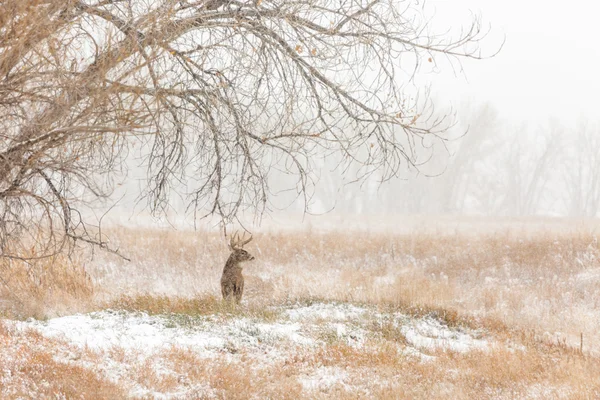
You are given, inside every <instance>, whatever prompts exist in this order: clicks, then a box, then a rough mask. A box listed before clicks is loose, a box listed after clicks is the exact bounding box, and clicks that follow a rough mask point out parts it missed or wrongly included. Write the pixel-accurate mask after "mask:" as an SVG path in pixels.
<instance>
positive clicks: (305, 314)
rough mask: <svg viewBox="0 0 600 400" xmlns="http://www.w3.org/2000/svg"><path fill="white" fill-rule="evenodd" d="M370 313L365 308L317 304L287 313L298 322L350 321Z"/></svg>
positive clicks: (290, 310) (349, 305)
mask: <svg viewBox="0 0 600 400" xmlns="http://www.w3.org/2000/svg"><path fill="white" fill-rule="evenodd" d="M366 313H368V310H367V309H366V308H363V307H357V306H354V305H352V304H336V303H315V304H312V305H310V306H302V307H297V308H291V309H289V310H287V311H286V314H287V316H288V317H289V319H290V320H291V321H298V320H317V319H321V320H326V321H348V320H356V319H359V318H361V317H362V316H364V315H365V314H366Z"/></svg>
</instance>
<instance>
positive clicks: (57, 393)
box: [0, 321, 126, 400]
mask: <svg viewBox="0 0 600 400" xmlns="http://www.w3.org/2000/svg"><path fill="white" fill-rule="evenodd" d="M68 350H69V348H68V346H66V345H65V344H63V343H58V342H55V341H52V340H49V339H46V338H44V337H42V336H41V335H40V334H38V333H36V332H34V331H26V332H23V331H19V330H15V329H11V328H9V327H6V326H5V325H3V324H2V322H1V321H0V360H2V368H0V398H2V399H6V400H12V399H14V400H16V399H32V398H37V399H54V398H57V399H58V398H66V399H75V398H77V399H90V400H95V399H97V400H101V399H107V400H108V399H118V398H124V397H125V396H126V395H125V392H124V391H123V389H122V388H120V387H118V386H117V385H116V384H114V383H112V382H110V381H109V380H108V379H107V378H104V377H101V376H99V375H98V374H96V373H95V372H93V371H91V370H90V369H88V368H83V367H81V366H78V365H73V364H71V363H69V362H66V361H58V360H57V359H56V355H57V351H68Z"/></svg>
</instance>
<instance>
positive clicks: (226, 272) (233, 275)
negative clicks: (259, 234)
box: [221, 240, 254, 303]
mask: <svg viewBox="0 0 600 400" xmlns="http://www.w3.org/2000/svg"><path fill="white" fill-rule="evenodd" d="M246 243H248V242H246ZM238 244H239V243H234V242H233V240H232V244H231V245H230V248H231V254H230V255H229V258H228V259H227V262H226V263H225V268H223V275H222V276H221V293H222V294H223V299H225V300H232V299H235V301H236V302H237V303H239V302H240V301H241V300H242V294H243V293H244V276H243V275H242V265H241V264H242V262H244V261H251V260H254V257H253V256H252V255H251V254H250V253H248V252H247V251H246V250H244V249H242V248H241V247H237V246H238ZM244 244H245V243H244ZM242 245H243V244H242Z"/></svg>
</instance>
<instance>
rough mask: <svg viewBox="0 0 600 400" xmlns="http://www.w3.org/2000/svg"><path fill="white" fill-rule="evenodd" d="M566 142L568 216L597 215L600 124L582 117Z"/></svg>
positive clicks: (599, 206)
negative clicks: (592, 122) (594, 123)
mask: <svg viewBox="0 0 600 400" xmlns="http://www.w3.org/2000/svg"><path fill="white" fill-rule="evenodd" d="M565 142H566V143H565V144H566V146H565V147H564V148H563V158H562V159H563V162H562V165H561V167H562V168H561V172H562V185H564V186H563V187H564V189H565V190H564V191H563V192H562V193H563V199H564V201H565V204H566V207H567V212H568V215H570V216H572V217H596V216H597V215H598V211H600V127H599V126H598V125H596V126H594V125H593V124H591V123H590V122H589V121H587V120H581V121H579V123H578V125H577V127H576V131H575V132H573V133H572V134H571V135H568V138H567V141H565Z"/></svg>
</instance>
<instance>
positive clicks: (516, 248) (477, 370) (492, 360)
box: [0, 228, 600, 399]
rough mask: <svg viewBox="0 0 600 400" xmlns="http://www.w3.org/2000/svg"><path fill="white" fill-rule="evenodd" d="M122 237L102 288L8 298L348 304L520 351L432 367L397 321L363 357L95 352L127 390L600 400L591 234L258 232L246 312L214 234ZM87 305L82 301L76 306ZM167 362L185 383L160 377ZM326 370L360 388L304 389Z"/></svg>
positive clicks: (60, 286) (23, 311)
mask: <svg viewBox="0 0 600 400" xmlns="http://www.w3.org/2000/svg"><path fill="white" fill-rule="evenodd" d="M112 238H113V244H115V245H116V246H117V247H119V248H121V249H123V250H124V251H125V252H127V254H128V256H130V257H131V258H132V259H133V261H132V262H131V263H126V262H124V261H122V260H120V259H118V258H115V257H113V256H109V255H106V254H101V255H100V256H99V257H97V258H96V259H95V260H94V261H93V262H91V263H89V264H88V265H87V266H86V268H87V270H88V271H89V274H90V276H91V279H92V280H93V282H94V283H95V287H94V291H93V292H92V290H91V286H90V285H89V279H88V278H87V276H86V275H85V274H81V273H77V271H81V270H80V269H77V268H76V267H75V268H73V267H72V264H68V263H66V262H59V263H58V264H56V263H55V264H54V265H59V267H56V268H57V269H55V270H52V269H49V271H50V272H44V273H42V271H43V270H44V268H42V267H41V266H40V267H39V269H36V270H35V271H37V272H35V273H34V274H33V275H28V274H26V273H25V272H24V271H25V270H23V269H22V270H20V272H17V274H16V276H17V277H13V278H11V279H14V282H19V285H16V286H13V287H14V288H15V290H14V293H13V294H12V295H14V296H19V297H23V298H31V299H33V301H31V304H30V305H29V308H27V307H22V308H20V309H19V316H21V317H23V316H27V315H34V316H45V315H53V314H58V313H61V312H64V310H69V309H77V307H79V309H91V308H93V309H104V308H113V309H123V310H129V311H144V312H147V313H150V314H173V315H186V316H192V317H193V316H202V315H212V314H222V315H226V316H230V317H232V318H236V317H239V316H250V317H257V318H263V319H267V320H269V319H276V318H278V313H277V312H276V311H273V310H276V309H277V307H278V306H282V305H286V304H287V305H289V304H296V303H300V304H310V303H311V302H350V303H352V304H357V305H360V304H367V305H371V306H374V307H375V308H376V309H378V310H380V311H382V312H396V311H399V312H402V313H405V314H409V315H413V316H424V315H429V316H433V317H436V318H439V319H441V320H443V321H445V322H446V323H447V324H448V325H449V326H453V327H461V326H467V327H471V328H483V329H485V330H487V331H488V332H489V333H491V335H493V337H494V338H495V339H496V340H497V341H498V343H501V344H507V343H508V344H511V345H510V346H498V347H494V348H492V349H491V350H489V351H485V352H480V351H471V352H469V353H466V354H457V353H452V352H434V353H433V354H432V355H434V356H436V359H435V361H420V360H419V359H416V358H414V357H408V356H407V355H406V354H404V353H402V352H401V351H399V349H402V348H403V347H405V346H406V339H405V338H404V336H403V335H402V332H401V331H400V330H399V329H398V328H397V327H395V326H394V325H393V324H391V323H390V324H382V325H378V326H371V327H369V330H370V332H371V333H372V334H373V335H372V336H371V337H370V339H369V340H368V341H367V342H366V343H365V344H364V346H362V347H357V346H350V345H348V344H347V343H343V342H342V341H340V340H334V339H335V338H333V339H332V340H324V342H325V345H323V346H321V347H318V348H316V349H313V350H311V351H306V350H305V351H296V352H293V351H292V352H291V353H290V354H289V355H288V356H287V357H286V359H285V360H284V361H282V362H277V363H274V364H269V365H263V366H262V367H261V368H257V367H256V362H255V361H254V360H253V359H252V357H251V356H250V355H248V356H246V355H245V354H244V353H243V351H244V350H243V349H241V350H239V349H238V351H241V352H242V353H241V354H240V353H237V354H236V358H235V360H234V361H232V360H228V359H227V358H225V357H224V358H219V359H213V360H205V359H200V358H198V357H197V356H195V355H193V354H189V353H188V352H186V351H184V350H182V349H179V348H171V349H169V350H166V351H163V352H160V353H158V354H155V355H153V356H151V357H150V358H146V359H144V360H142V361H139V360H135V359H132V358H131V356H129V355H127V354H122V353H120V350H119V349H113V350H112V351H111V352H109V354H108V355H106V354H104V355H96V356H90V357H109V358H110V359H113V360H115V361H117V362H120V363H124V364H130V365H132V369H131V370H130V371H128V377H129V378H128V379H129V381H130V382H134V383H135V382H137V383H138V384H139V385H141V386H144V387H146V388H149V389H150V390H156V391H159V392H160V391H165V392H168V391H171V390H176V389H177V387H179V386H181V385H182V381H181V380H182V379H183V381H184V383H185V382H187V383H185V384H186V385H199V386H198V387H199V389H198V392H197V397H198V398H202V397H203V396H206V393H212V394H211V395H214V396H216V397H218V398H248V397H253V396H254V397H259V398H301V397H307V396H308V397H310V398H339V399H350V398H364V397H371V398H384V399H385V398H394V399H445V398H456V399H473V398H482V399H483V398H486V399H487V398H506V399H512V398H528V397H530V398H569V399H592V398H600V378H599V377H600V364H599V359H598V356H599V355H600V346H598V343H600V316H598V312H597V310H598V309H599V307H600V248H599V247H598V244H597V240H596V238H595V236H594V235H593V234H592V233H585V232H583V233H578V232H573V231H571V232H568V233H566V232H565V233H561V231H560V230H555V231H551V232H550V231H548V232H528V233H527V234H519V232H515V231H512V232H501V233H491V232H487V233H484V234H481V235H480V236H475V235H466V234H440V233H436V234H434V233H427V232H423V233H418V234H412V235H409V234H387V233H367V232H345V233H340V232H334V233H315V232H286V233H262V234H261V233H257V234H255V237H254V241H253V242H252V243H251V244H250V245H249V246H248V250H249V251H250V252H251V253H252V254H253V255H255V257H256V261H255V262H252V263H248V264H247V265H246V266H245V269H244V275H245V277H246V285H245V294H244V303H243V305H242V306H238V307H235V306H234V305H232V304H227V303H223V302H222V301H221V299H220V288H219V278H220V274H221V271H222V268H223V264H224V262H225V259H226V258H227V256H228V251H227V247H226V244H225V242H224V241H223V240H222V238H221V237H220V236H219V235H218V234H215V233H207V232H177V231H165V230H151V229H125V228H119V229H115V230H113V231H112ZM68 265H71V266H70V267H68V268H67V266H68ZM36 268H38V267H36ZM69 268H72V269H69ZM3 271H6V268H5V269H4V270H3ZM52 271H54V272H52ZM61 271H63V272H61ZM73 271H75V272H76V273H73ZM61 274H62V275H61ZM31 276H38V277H39V276H44V277H45V278H44V279H45V280H44V282H46V283H45V284H44V285H40V284H39V282H40V280H39V279H38V280H35V279H33V280H32V279H31V278H30V277H31ZM32 282H33V283H32ZM50 288H52V289H50ZM3 290H4V292H0V293H1V294H2V296H3V297H4V298H11V297H10V296H11V293H9V292H7V291H6V289H3ZM45 299H54V300H51V301H46V300H45ZM79 302H80V303H82V304H84V305H83V306H82V305H81V304H80V305H78V306H77V305H73V303H79ZM36 304H37V308H36V306H34V305H36ZM42 304H45V306H41V305H42ZM323 323H326V321H323ZM324 332H325V330H324ZM2 335H4V337H6V336H7V334H6V329H4V330H2V328H1V327H0V337H2ZM581 335H583V339H584V340H583V353H580V352H579V346H580V338H581ZM8 336H10V334H9V335H8ZM511 346H512V347H511ZM39 357H41V356H39ZM39 359H40V360H42V361H43V362H46V361H47V360H46V359H43V358H39ZM48 362H51V361H48ZM157 364H165V365H167V366H168V368H169V369H170V370H171V371H175V374H174V375H173V374H167V375H164V374H158V373H156V370H155V368H154V367H155V365H157ZM322 367H323V368H337V369H339V370H340V371H344V373H346V374H347V376H348V379H346V380H345V381H344V382H345V383H337V384H335V385H333V386H331V387H326V388H320V389H315V390H314V391H310V390H308V389H306V388H303V386H302V384H301V382H302V380H303V379H305V378H306V377H307V376H310V374H311V373H314V372H315V371H316V370H318V369H319V368H322ZM61 368H62V367H61ZM28 371H30V372H28V373H31V374H33V375H34V376H38V375H36V373H38V372H36V371H35V369H31V370H28ZM36 379H37V378H36ZM44 379H55V378H52V377H46V378H44ZM56 379H58V378H56ZM86 379H88V380H90V382H91V381H92V377H89V378H86ZM94 379H101V377H96V378H94ZM60 382H62V381H60V380H59V383H57V384H60V385H63V384H64V385H67V384H66V383H64V382H63V383H60ZM350 382H355V383H354V384H350ZM61 388H62V386H61ZM364 388H368V392H365V391H364V390H363V389H364ZM121 389H122V388H121ZM60 390H63V389H60ZM64 390H68V388H67V389H64ZM307 390H308V392H307ZM190 393H191V392H190ZM100 398H101V397H100Z"/></svg>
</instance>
